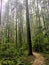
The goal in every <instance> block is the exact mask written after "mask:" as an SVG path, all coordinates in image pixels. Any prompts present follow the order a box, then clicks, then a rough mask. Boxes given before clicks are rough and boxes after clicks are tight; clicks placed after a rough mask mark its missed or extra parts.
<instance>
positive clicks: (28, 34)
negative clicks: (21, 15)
mask: <svg viewBox="0 0 49 65" xmlns="http://www.w3.org/2000/svg"><path fill="white" fill-rule="evenodd" d="M26 25H27V43H28V45H29V55H32V42H31V32H30V23H29V8H28V0H26Z"/></svg>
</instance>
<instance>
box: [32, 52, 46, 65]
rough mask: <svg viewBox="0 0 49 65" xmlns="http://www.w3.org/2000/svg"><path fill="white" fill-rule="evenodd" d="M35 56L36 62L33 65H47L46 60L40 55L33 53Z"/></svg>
mask: <svg viewBox="0 0 49 65" xmlns="http://www.w3.org/2000/svg"><path fill="white" fill-rule="evenodd" d="M33 55H34V57H35V61H34V62H33V64H32V65H45V62H44V61H45V58H44V57H43V56H42V55H41V54H40V53H35V52H33Z"/></svg>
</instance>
